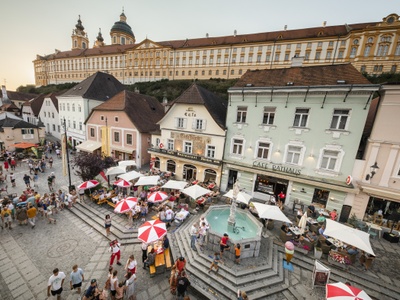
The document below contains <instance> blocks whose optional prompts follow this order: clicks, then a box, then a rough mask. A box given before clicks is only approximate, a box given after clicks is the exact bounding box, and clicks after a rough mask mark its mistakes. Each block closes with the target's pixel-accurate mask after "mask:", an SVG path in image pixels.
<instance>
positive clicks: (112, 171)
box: [106, 166, 126, 176]
mask: <svg viewBox="0 0 400 300" xmlns="http://www.w3.org/2000/svg"><path fill="white" fill-rule="evenodd" d="M123 173H126V166H118V167H111V168H108V169H107V172H106V176H111V175H119V174H123Z"/></svg>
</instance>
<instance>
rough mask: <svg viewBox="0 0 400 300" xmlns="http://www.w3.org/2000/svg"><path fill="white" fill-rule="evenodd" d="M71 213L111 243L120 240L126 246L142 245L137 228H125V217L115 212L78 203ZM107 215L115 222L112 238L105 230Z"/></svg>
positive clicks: (113, 223)
mask: <svg viewBox="0 0 400 300" xmlns="http://www.w3.org/2000/svg"><path fill="white" fill-rule="evenodd" d="M69 211H70V212H71V213H73V214H75V215H76V216H77V217H78V218H80V219H81V220H83V221H84V222H85V223H87V224H88V225H89V226H91V227H92V228H93V229H94V230H96V231H97V232H99V233H100V234H102V235H103V236H104V237H106V238H107V239H109V240H110V241H111V240H113V239H118V241H119V242H121V243H122V244H125V245H126V244H140V243H141V242H140V241H139V240H138V239H137V228H134V229H128V228H126V227H125V226H122V225H121V223H122V224H123V223H126V224H127V222H126V220H124V219H123V217H121V216H119V215H116V214H114V213H113V212H110V211H108V210H105V211H104V212H99V211H98V209H97V208H94V207H92V205H90V204H86V203H77V204H75V206H74V208H72V209H70V210H69ZM106 214H110V215H111V218H112V220H113V221H112V227H111V235H110V236H107V235H106V233H105V228H104V216H105V215H106Z"/></svg>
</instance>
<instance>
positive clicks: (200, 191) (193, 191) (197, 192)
mask: <svg viewBox="0 0 400 300" xmlns="http://www.w3.org/2000/svg"><path fill="white" fill-rule="evenodd" d="M210 192H211V191H210V190H208V189H205V188H203V187H201V186H199V185H197V184H195V185H192V186H189V187H188V188H186V189H183V190H182V193H185V194H186V195H188V196H190V197H192V198H193V199H197V198H199V197H201V196H203V195H205V194H208V193H210Z"/></svg>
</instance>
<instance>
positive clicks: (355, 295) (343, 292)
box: [326, 282, 372, 300]
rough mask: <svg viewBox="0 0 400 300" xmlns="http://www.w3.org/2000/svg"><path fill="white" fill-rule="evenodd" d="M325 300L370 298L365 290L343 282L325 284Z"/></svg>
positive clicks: (361, 299) (362, 299)
mask: <svg viewBox="0 0 400 300" xmlns="http://www.w3.org/2000/svg"><path fill="white" fill-rule="evenodd" d="M326 299H327V300H372V299H371V297H370V296H368V295H367V293H366V292H364V291H363V290H360V289H358V288H356V287H354V286H351V285H347V284H344V283H343V282H336V283H329V284H327V285H326Z"/></svg>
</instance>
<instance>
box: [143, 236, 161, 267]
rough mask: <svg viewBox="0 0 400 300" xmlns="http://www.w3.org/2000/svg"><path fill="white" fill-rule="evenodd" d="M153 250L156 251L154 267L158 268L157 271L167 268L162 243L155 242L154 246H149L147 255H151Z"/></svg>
mask: <svg viewBox="0 0 400 300" xmlns="http://www.w3.org/2000/svg"><path fill="white" fill-rule="evenodd" d="M153 248H154V250H155V251H156V257H155V260H154V265H155V266H156V269H157V268H159V267H162V266H165V255H164V249H162V243H160V242H154V243H153V244H152V245H149V246H148V247H147V253H150V252H151V249H153Z"/></svg>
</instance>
